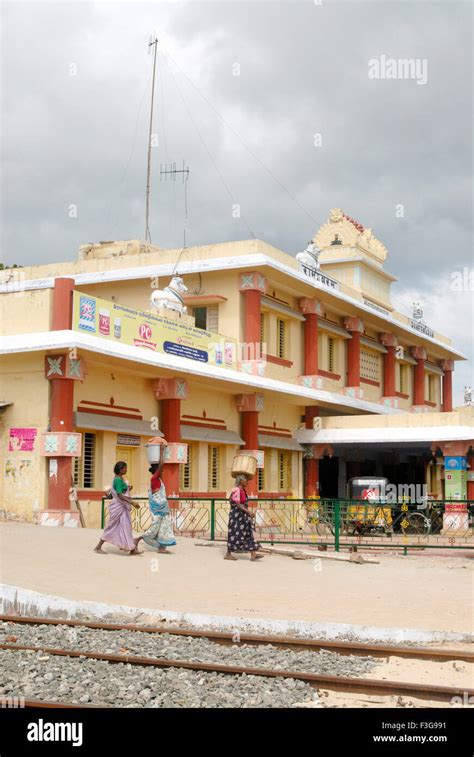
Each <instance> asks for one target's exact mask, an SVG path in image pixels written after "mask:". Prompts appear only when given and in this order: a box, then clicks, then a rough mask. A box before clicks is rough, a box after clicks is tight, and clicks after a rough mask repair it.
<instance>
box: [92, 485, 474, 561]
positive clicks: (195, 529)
mask: <svg viewBox="0 0 474 757" xmlns="http://www.w3.org/2000/svg"><path fill="white" fill-rule="evenodd" d="M134 501H135V502H139V503H140V508H139V509H132V512H131V517H132V527H133V529H134V530H135V531H138V532H143V531H146V529H147V528H148V527H149V525H150V524H151V513H150V510H149V507H148V498H145V497H134ZM169 502H170V508H171V516H172V518H173V525H174V529H175V532H176V533H177V534H178V535H182V536H192V537H196V536H198V537H201V538H204V539H210V540H211V541H224V540H226V538H227V523H228V517H229V509H230V505H229V501H228V500H227V499H224V498H218V497H212V496H211V497H178V498H170V500H169ZM107 503H108V500H107V499H105V498H103V499H102V512H101V525H102V528H103V527H104V525H105V521H106V516H107V511H108V507H107ZM250 506H251V507H252V508H255V509H256V518H255V521H254V523H255V532H256V538H257V539H258V541H260V542H262V543H270V544H300V545H302V546H303V545H312V546H322V547H326V548H328V547H331V548H333V549H335V551H336V552H339V551H340V550H341V549H356V548H357V547H359V546H360V547H375V548H381V547H383V548H395V549H400V548H402V549H403V551H404V553H405V554H407V551H408V549H440V548H442V549H474V500H463V501H462V502H460V501H458V500H442V501H440V500H436V501H429V502H426V503H422V505H416V504H411V503H410V502H402V503H396V504H387V503H384V502H368V501H361V500H354V499H352V500H350V499H278V498H274V499H257V500H250ZM460 506H461V507H464V508H465V511H467V512H464V513H463V512H459V511H456V509H455V508H459V507H460Z"/></svg>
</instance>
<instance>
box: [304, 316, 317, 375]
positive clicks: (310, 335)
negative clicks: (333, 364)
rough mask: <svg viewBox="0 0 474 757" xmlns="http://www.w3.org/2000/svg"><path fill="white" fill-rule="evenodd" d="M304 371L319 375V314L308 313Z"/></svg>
mask: <svg viewBox="0 0 474 757" xmlns="http://www.w3.org/2000/svg"><path fill="white" fill-rule="evenodd" d="M304 373H305V376H317V375H318V316H317V314H316V313H306V315H305V323H304Z"/></svg>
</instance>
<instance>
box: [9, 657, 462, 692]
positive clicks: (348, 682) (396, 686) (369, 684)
mask: <svg viewBox="0 0 474 757" xmlns="http://www.w3.org/2000/svg"><path fill="white" fill-rule="evenodd" d="M0 649H3V650H8V651H14V652H21V651H29V652H42V653H43V654H48V655H51V656H54V655H56V656H60V657H75V658H82V659H91V660H100V661H104V662H109V663H125V664H129V665H141V666H146V667H156V668H183V669H186V670H194V671H200V672H205V673H224V674H230V675H244V674H245V675H248V676H251V675H253V676H262V677H265V678H292V679H294V680H299V681H304V682H305V683H309V684H311V685H312V686H315V687H317V688H322V687H324V688H330V689H334V690H336V691H345V692H358V693H363V694H383V695H388V694H392V695H394V694H396V695H399V696H401V695H404V696H413V697H416V698H418V699H429V700H432V701H441V702H450V701H451V700H452V698H453V697H455V696H460V697H474V689H467V688H466V687H462V686H460V687H458V686H433V685H431V684H423V685H421V684H417V683H404V682H402V681H386V680H377V679H370V678H350V677H347V676H331V675H320V674H318V673H307V672H302V671H290V670H273V669H270V668H252V667H250V668H249V667H241V666H237V665H223V664H221V663H212V662H194V661H192V660H168V659H166V658H152V657H141V656H136V655H127V654H122V655H116V654H104V653H99V652H86V651H83V650H75V649H57V648H52V647H44V646H42V647H37V646H27V645H23V644H0Z"/></svg>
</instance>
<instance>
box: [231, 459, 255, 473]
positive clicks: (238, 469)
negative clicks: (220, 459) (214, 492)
mask: <svg viewBox="0 0 474 757" xmlns="http://www.w3.org/2000/svg"><path fill="white" fill-rule="evenodd" d="M256 472H257V458H256V457H255V456H254V455H245V454H241V455H235V457H234V459H233V461H232V474H231V475H232V477H233V478H236V476H239V475H244V476H247V478H249V479H251V478H253V477H254V476H255V473H256Z"/></svg>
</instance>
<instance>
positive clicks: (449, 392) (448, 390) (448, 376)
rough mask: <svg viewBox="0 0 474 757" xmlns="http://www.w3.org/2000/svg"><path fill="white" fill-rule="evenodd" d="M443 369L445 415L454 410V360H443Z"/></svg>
mask: <svg viewBox="0 0 474 757" xmlns="http://www.w3.org/2000/svg"><path fill="white" fill-rule="evenodd" d="M441 367H442V369H443V371H444V376H443V379H442V381H443V384H442V389H443V413H450V412H451V410H452V409H453V370H454V360H443V361H442V362H441Z"/></svg>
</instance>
